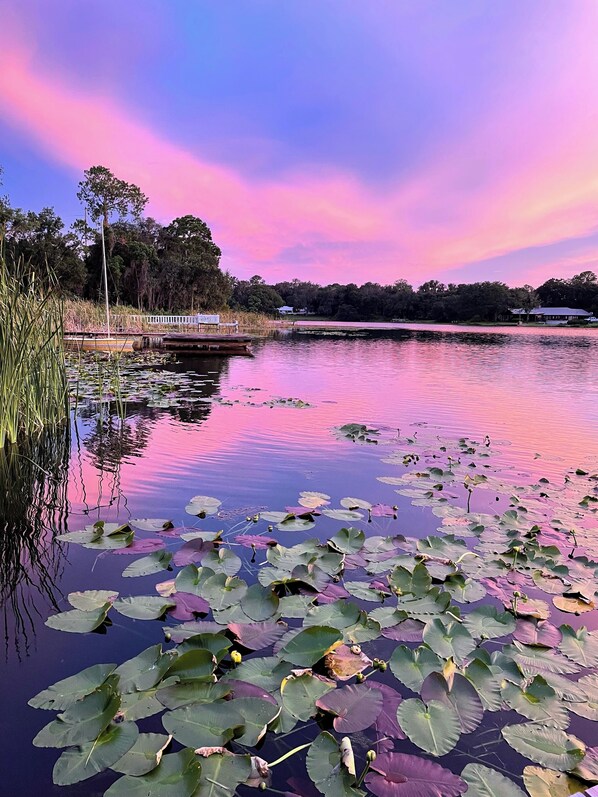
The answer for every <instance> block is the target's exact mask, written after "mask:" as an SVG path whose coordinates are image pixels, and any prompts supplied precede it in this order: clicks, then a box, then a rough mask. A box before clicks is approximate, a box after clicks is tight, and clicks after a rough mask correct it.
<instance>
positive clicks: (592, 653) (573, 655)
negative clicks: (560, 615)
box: [559, 625, 598, 667]
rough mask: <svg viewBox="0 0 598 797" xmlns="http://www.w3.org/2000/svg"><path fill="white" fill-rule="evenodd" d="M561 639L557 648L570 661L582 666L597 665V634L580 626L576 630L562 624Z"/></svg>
mask: <svg viewBox="0 0 598 797" xmlns="http://www.w3.org/2000/svg"><path fill="white" fill-rule="evenodd" d="M560 630H561V633H562V634H563V639H562V641H561V644H560V645H559V650H560V651H561V653H563V655H565V656H566V657H567V658H568V659H571V661H574V662H575V663H576V664H581V666H582V667H598V634H596V632H595V631H588V629H587V628H586V627H585V626H582V627H581V628H579V629H578V630H577V631H576V630H575V629H573V628H571V626H570V625H562V626H561V628H560Z"/></svg>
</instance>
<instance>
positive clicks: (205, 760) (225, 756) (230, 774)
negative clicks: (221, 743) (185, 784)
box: [193, 751, 252, 797]
mask: <svg viewBox="0 0 598 797" xmlns="http://www.w3.org/2000/svg"><path fill="white" fill-rule="evenodd" d="M200 761H201V779H200V781H199V788H198V789H197V791H196V792H195V794H194V795H193V797H231V795H232V794H235V791H236V788H237V786H238V785H239V784H241V783H245V782H246V781H247V780H248V778H249V777H250V775H251V770H252V767H251V757H250V756H248V755H232V754H230V753H229V752H228V751H225V752H224V753H220V752H211V753H210V755H208V756H202V757H201V758H200Z"/></svg>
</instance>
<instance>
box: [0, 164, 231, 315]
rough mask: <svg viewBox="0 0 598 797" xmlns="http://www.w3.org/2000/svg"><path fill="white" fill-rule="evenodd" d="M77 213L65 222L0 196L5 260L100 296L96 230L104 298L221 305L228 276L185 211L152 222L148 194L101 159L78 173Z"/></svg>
mask: <svg viewBox="0 0 598 797" xmlns="http://www.w3.org/2000/svg"><path fill="white" fill-rule="evenodd" d="M77 196H78V198H79V200H80V201H81V205H82V210H83V218H82V219H77V220H76V221H75V222H74V223H73V224H72V225H71V227H70V228H69V229H66V228H65V225H64V222H63V221H62V219H61V218H60V217H59V216H58V215H57V214H56V213H55V211H54V209H53V208H44V209H43V210H41V211H40V212H39V213H35V212H33V211H23V210H21V209H20V208H14V207H12V205H11V203H10V200H9V199H8V197H0V246H1V247H2V249H3V251H4V255H5V257H6V259H7V260H8V261H9V262H11V261H12V262H16V261H18V260H19V259H21V258H23V259H25V260H26V261H27V262H28V263H29V264H30V265H31V267H32V268H33V269H34V271H35V272H37V273H39V276H40V279H43V278H44V277H45V275H47V274H48V273H52V274H53V276H54V278H55V280H56V283H57V285H58V286H59V288H60V290H61V291H62V292H63V293H64V294H65V295H70V296H80V297H82V298H86V299H92V300H98V299H100V298H101V296H102V295H103V283H102V244H101V237H102V236H101V231H102V229H103V233H104V239H105V247H106V257H107V272H108V291H109V295H110V300H111V302H113V303H115V304H128V305H132V306H133V307H137V308H138V309H139V310H141V311H143V310H157V309H160V310H164V311H166V312H174V311H177V310H186V311H191V312H197V311H199V310H212V309H219V308H221V307H225V306H226V305H227V303H228V300H229V298H230V296H231V294H232V290H233V280H232V278H231V277H230V275H228V274H226V273H224V272H223V271H222V269H221V268H220V257H221V251H220V249H219V247H218V246H217V245H216V244H215V242H214V241H213V239H212V233H211V230H210V228H209V227H208V225H207V224H206V223H205V222H204V221H202V219H200V218H198V217H197V216H193V215H190V214H189V215H186V216H181V217H179V218H176V219H173V221H171V222H170V224H166V225H164V224H160V223H159V222H157V221H156V220H155V219H152V218H150V217H148V216H144V210H145V207H146V205H147V202H148V198H147V197H146V196H145V194H143V192H142V191H141V189H140V188H139V187H138V186H136V185H134V184H132V183H127V182H125V181H124V180H120V179H119V178H117V177H115V175H114V174H112V172H111V171H110V170H109V169H107V168H106V167H105V166H92V167H91V168H90V169H87V170H86V171H85V172H84V174H83V179H82V180H81V182H80V183H79V191H78V194H77Z"/></svg>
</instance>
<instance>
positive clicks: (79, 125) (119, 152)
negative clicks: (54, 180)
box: [0, 17, 598, 282]
mask: <svg viewBox="0 0 598 797" xmlns="http://www.w3.org/2000/svg"><path fill="white" fill-rule="evenodd" d="M581 21H582V20H581V19H580V18H577V17H576V18H574V19H572V20H571V21H570V23H569V24H568V25H567V26H565V29H564V30H563V32H562V35H563V37H564V38H565V39H566V44H567V47H568V48H571V50H572V51H574V52H575V53H576V58H575V61H574V62H572V63H566V64H563V63H561V61H559V59H558V58H556V59H555V60H554V62H551V63H548V64H547V67H546V73H542V74H540V75H534V76H532V78H530V80H529V81H527V83H524V84H522V88H521V91H520V92H518V91H517V90H514V94H513V95H512V97H509V100H508V102H505V101H504V98H502V101H497V103H496V105H495V106H492V105H491V106H490V107H489V108H487V109H486V111H485V112H484V113H481V114H480V119H479V120H478V122H477V124H476V125H474V126H473V127H472V129H471V130H468V131H466V132H465V133H464V134H463V135H461V136H460V137H453V139H452V140H449V141H446V145H445V146H443V148H437V149H436V150H435V151H432V152H431V153H430V157H429V158H428V161H427V165H426V167H425V168H420V169H418V170H416V171H415V172H414V173H413V174H412V175H411V176H410V177H407V178H404V179H403V180H402V181H401V182H398V183H397V184H396V185H394V186H392V187H391V188H387V189H385V190H381V189H377V190H373V189H371V188H370V187H369V186H367V185H366V184H365V183H364V182H363V181H360V180H358V179H357V178H356V177H355V176H353V175H352V174H350V173H347V172H341V171H339V170H335V169H328V170H321V169H320V170H319V171H318V172H317V173H316V172H314V171H313V170H312V171H311V172H310V170H309V169H303V170H302V171H301V172H298V171H296V170H295V171H291V170H289V171H288V172H286V173H280V174H279V175H278V176H277V179H275V180H270V181H264V180H262V181H251V182H250V181H249V180H248V179H247V178H245V177H244V176H243V175H242V174H240V173H238V172H237V171H235V170H234V169H232V168H230V167H228V166H226V165H224V164H219V163H214V162H211V161H209V160H208V159H207V158H205V157H202V155H201V153H198V152H191V151H188V150H186V149H184V148H182V147H180V146H178V145H177V144H176V143H174V142H172V141H169V140H167V139H166V138H164V137H163V136H161V135H160V134H158V133H157V132H155V131H154V130H152V129H151V128H150V127H148V126H147V125H145V124H144V123H143V122H142V121H140V120H139V119H136V118H135V117H134V115H133V114H131V113H130V112H128V111H127V109H126V108H123V107H121V106H120V105H118V104H117V103H115V102H114V101H113V100H112V99H111V98H110V97H109V96H107V95H106V94H102V95H96V94H94V93H91V92H86V93H83V92H82V91H81V90H78V89H76V88H74V87H73V86H71V85H69V84H68V83H67V82H66V81H65V80H64V79H58V78H57V77H55V76H52V75H51V74H48V73H46V72H44V71H43V70H42V69H41V68H40V67H39V65H38V64H37V63H36V65H35V66H34V63H33V61H32V60H31V58H30V57H29V54H28V53H27V51H26V49H25V48H23V47H19V46H12V48H11V46H9V48H8V49H7V48H5V49H4V50H3V52H2V53H0V103H1V105H2V111H3V116H4V118H5V119H6V120H7V121H9V122H10V123H11V124H12V125H14V127H15V128H16V129H18V130H20V131H22V133H23V134H24V135H25V136H27V137H28V138H29V139H30V140H32V141H33V142H34V144H35V146H37V147H38V148H40V149H41V150H42V151H44V152H45V153H46V154H47V155H48V156H49V157H51V158H52V159H53V160H55V161H56V162H58V163H61V164H64V165H66V166H68V167H69V168H71V169H72V170H73V171H74V172H78V173H80V172H81V171H82V170H83V169H84V168H87V167H89V166H90V165H92V164H94V163H103V164H105V165H107V166H109V167H110V168H111V169H113V170H114V171H115V172H116V173H117V174H118V175H119V176H121V177H123V178H125V179H127V180H131V181H134V182H136V183H137V184H139V185H140V186H141V187H142V188H143V190H144V191H145V192H146V193H147V194H148V195H149V196H150V198H151V205H150V208H149V210H150V212H151V213H153V214H154V215H156V216H157V217H158V218H161V219H168V218H172V217H173V216H175V215H182V214H184V213H189V212H191V213H197V214H198V215H201V216H202V217H204V218H205V219H206V220H207V221H208V223H209V224H210V225H211V227H212V228H213V230H214V236H215V239H216V240H217V241H218V242H219V244H220V245H221V246H222V248H223V250H224V253H225V255H224V260H223V264H224V266H225V267H228V268H230V269H231V270H232V271H233V273H235V274H238V275H240V276H249V275H250V274H253V273H256V272H258V273H262V274H263V275H264V276H266V277H268V276H269V275H271V276H273V277H276V278H284V277H292V276H300V277H305V278H310V279H315V280H317V281H320V282H326V281H356V282H363V281H365V280H367V279H373V280H378V281H382V282H389V281H393V280H394V279H397V278H398V277H407V278H410V279H412V280H415V281H418V280H420V279H421V278H422V277H423V278H427V277H430V276H442V273H443V272H444V271H446V270H449V269H454V268H457V267H459V266H462V265H466V264H468V263H475V262H477V261H479V260H484V259H486V258H490V257H494V256H496V255H500V254H505V253H509V252H513V253H515V252H517V251H518V250H521V249H525V248H529V247H534V246H545V245H547V244H550V243H554V242H558V241H563V240H567V239H569V238H575V237H579V236H582V235H587V234H588V233H589V232H590V231H592V230H593V229H594V228H595V227H596V210H595V209H596V206H597V205H598V177H597V175H598V138H596V136H595V135H594V130H595V125H594V124H593V123H592V119H593V118H594V116H595V112H596V108H597V107H598V94H597V92H596V90H595V89H594V90H593V91H592V86H596V85H598V51H597V50H596V48H595V47H593V42H592V41H591V40H590V39H591V37H590V30H591V28H590V27H589V26H588V25H587V24H585V25H583V24H581ZM12 38H13V37H11V39H12ZM16 40H17V41H18V38H17V39H16ZM547 80H553V84H552V85H551V86H550V87H547V86H546V85H542V81H544V83H546V81H547ZM547 98H548V99H547ZM561 109H566V112H562V110H561ZM593 115H594V116H593ZM262 146H264V147H266V148H267V146H268V145H267V142H264V143H263V144H262ZM551 265H552V264H551ZM557 265H558V264H557ZM535 268H536V269H541V267H538V266H536V267H535ZM480 269H481V273H480V277H483V276H484V275H483V272H482V267H480ZM531 276H532V274H530V276H529V277H528V275H527V274H521V279H520V281H521V282H524V281H525V280H526V279H531Z"/></svg>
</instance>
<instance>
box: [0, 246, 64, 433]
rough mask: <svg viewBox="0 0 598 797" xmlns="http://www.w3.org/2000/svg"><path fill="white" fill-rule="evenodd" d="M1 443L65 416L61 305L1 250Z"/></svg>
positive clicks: (24, 265)
mask: <svg viewBox="0 0 598 797" xmlns="http://www.w3.org/2000/svg"><path fill="white" fill-rule="evenodd" d="M0 392H1V395H2V401H1V402H0V448H3V447H4V446H5V445H6V444H9V445H10V444H15V443H16V442H17V440H18V439H19V438H22V437H23V436H25V437H26V436H32V435H34V434H39V433H40V432H41V431H42V430H43V429H46V428H49V427H57V426H58V425H60V424H61V423H64V422H65V421H66V419H67V418H68V399H67V387H66V374H65V369H64V359H63V352H62V307H61V304H60V302H59V300H58V299H57V298H56V296H55V295H54V294H53V293H52V291H51V290H49V289H48V288H47V286H44V285H42V284H40V283H39V280H37V281H36V277H35V274H34V273H33V271H32V270H30V269H28V267H27V266H26V264H25V263H23V262H17V263H11V264H10V265H9V264H8V263H7V262H6V260H5V259H4V256H3V255H2V253H0Z"/></svg>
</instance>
